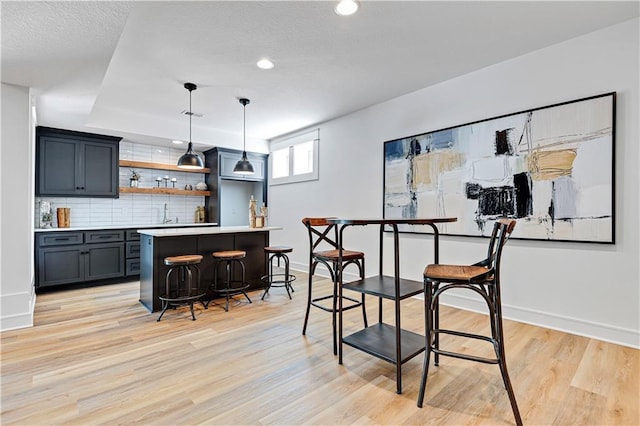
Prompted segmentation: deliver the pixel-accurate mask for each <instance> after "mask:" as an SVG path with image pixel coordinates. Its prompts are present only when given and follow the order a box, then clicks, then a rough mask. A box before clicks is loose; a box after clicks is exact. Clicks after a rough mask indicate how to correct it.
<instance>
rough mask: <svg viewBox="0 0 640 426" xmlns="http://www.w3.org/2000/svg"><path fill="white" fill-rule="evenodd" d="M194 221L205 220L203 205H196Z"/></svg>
mask: <svg viewBox="0 0 640 426" xmlns="http://www.w3.org/2000/svg"><path fill="white" fill-rule="evenodd" d="M194 219H195V223H205V222H206V221H207V215H206V213H205V209H204V206H198V207H197V208H196V213H195V218H194Z"/></svg>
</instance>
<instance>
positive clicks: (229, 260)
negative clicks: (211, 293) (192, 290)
mask: <svg viewBox="0 0 640 426" xmlns="http://www.w3.org/2000/svg"><path fill="white" fill-rule="evenodd" d="M211 255H212V256H213V258H214V259H215V260H216V264H215V266H214V270H213V271H214V272H213V286H214V290H215V291H216V292H217V293H221V294H224V295H225V296H226V303H225V307H224V310H225V312H229V298H230V297H231V296H234V295H236V294H240V293H242V294H244V297H246V298H247V300H248V301H249V303H251V299H250V298H249V295H248V294H247V292H246V291H245V290H247V289H248V288H249V283H248V282H247V281H246V271H245V268H244V262H242V259H244V258H245V257H246V256H247V252H245V251H242V250H226V251H216V252H213V253H211ZM222 262H224V263H225V267H226V270H227V279H226V281H225V286H224V288H218V269H219V267H220V263H222ZM234 262H235V263H237V264H239V265H240V268H241V269H242V281H239V284H240V285H239V286H235V287H234V286H233V283H234V282H235V283H238V281H233V280H232V279H231V278H232V277H231V272H232V271H231V265H232V264H233V263H234Z"/></svg>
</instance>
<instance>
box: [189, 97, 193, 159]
mask: <svg viewBox="0 0 640 426" xmlns="http://www.w3.org/2000/svg"><path fill="white" fill-rule="evenodd" d="M191 92H192V90H189V149H191V117H192V116H193V113H192V112H191Z"/></svg>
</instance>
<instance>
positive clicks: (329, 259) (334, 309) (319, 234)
mask: <svg viewBox="0 0 640 426" xmlns="http://www.w3.org/2000/svg"><path fill="white" fill-rule="evenodd" d="M327 219H331V218H329V217H305V218H303V219H302V223H303V224H304V226H305V227H306V228H307V231H308V233H309V292H308V295H307V311H306V313H305V315H304V325H303V326H302V335H303V336H304V335H305V334H306V333H307V324H308V322H309V311H310V309H311V306H315V307H316V308H318V309H321V310H323V311H325V312H329V313H331V322H332V328H333V354H334V355H338V337H337V336H338V330H337V320H336V318H337V313H338V306H339V304H338V293H339V292H338V282H339V281H341V280H342V278H341V277H339V276H338V260H339V250H338V227H337V226H336V225H335V224H329V223H327ZM318 265H324V266H325V267H326V268H327V270H328V272H329V276H330V277H331V281H333V291H332V293H331V294H325V295H322V296H316V297H314V296H313V294H312V293H313V292H312V290H313V275H314V274H315V272H316V269H317V267H318ZM349 265H355V266H356V267H357V268H358V272H359V276H360V278H361V279H364V253H362V252H359V251H352V250H343V251H342V268H343V269H344V268H346V267H347V266H349ZM342 300H343V302H345V303H344V304H343V305H342V310H343V311H347V310H351V309H355V308H358V307H361V308H362V320H363V321H364V327H365V328H366V327H367V326H368V323H367V310H366V309H365V298H364V293H361V295H360V300H358V299H356V298H354V297H350V296H345V295H342ZM328 301H331V304H328V303H327V302H328ZM327 305H328V306H327Z"/></svg>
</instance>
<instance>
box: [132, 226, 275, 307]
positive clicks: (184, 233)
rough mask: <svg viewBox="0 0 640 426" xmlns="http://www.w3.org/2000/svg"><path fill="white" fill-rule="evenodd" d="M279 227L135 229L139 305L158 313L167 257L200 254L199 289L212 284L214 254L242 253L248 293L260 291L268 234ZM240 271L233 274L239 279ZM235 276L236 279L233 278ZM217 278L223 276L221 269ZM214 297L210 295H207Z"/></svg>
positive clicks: (265, 271) (206, 287) (264, 268)
mask: <svg viewBox="0 0 640 426" xmlns="http://www.w3.org/2000/svg"><path fill="white" fill-rule="evenodd" d="M279 229H282V228H279V227H273V226H269V227H264V228H249V227H248V226H220V227H208V228H197V227H194V228H166V229H138V233H139V234H140V239H141V240H140V243H141V244H140V303H142V304H143V305H144V306H145V307H146V308H147V309H148V310H149V311H151V312H156V311H159V310H160V309H161V307H162V306H161V302H160V299H158V296H159V295H160V294H161V293H162V292H163V291H164V286H165V276H166V274H167V271H168V270H169V268H168V267H167V266H165V264H164V258H165V257H167V256H179V255H185V254H201V255H202V256H203V259H202V263H201V264H200V265H198V267H199V268H200V287H201V288H202V289H208V288H209V286H210V285H212V284H213V272H214V266H215V262H214V260H213V258H212V257H211V253H213V252H214V251H222V250H244V251H246V252H247V257H246V258H245V259H244V264H245V267H246V280H247V281H248V282H249V284H250V286H251V287H250V289H258V288H262V287H263V286H264V284H263V283H262V281H261V280H260V277H262V276H263V275H265V274H266V273H267V265H266V258H265V254H264V247H267V246H268V245H269V232H270V231H274V230H279ZM239 272H240V271H236V270H234V271H233V274H234V279H239V276H240V274H239ZM236 274H237V275H236ZM219 276H224V275H223V271H222V269H221V270H220V272H219ZM207 294H208V296H209V297H214V294H213V293H212V292H208V293H207Z"/></svg>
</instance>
